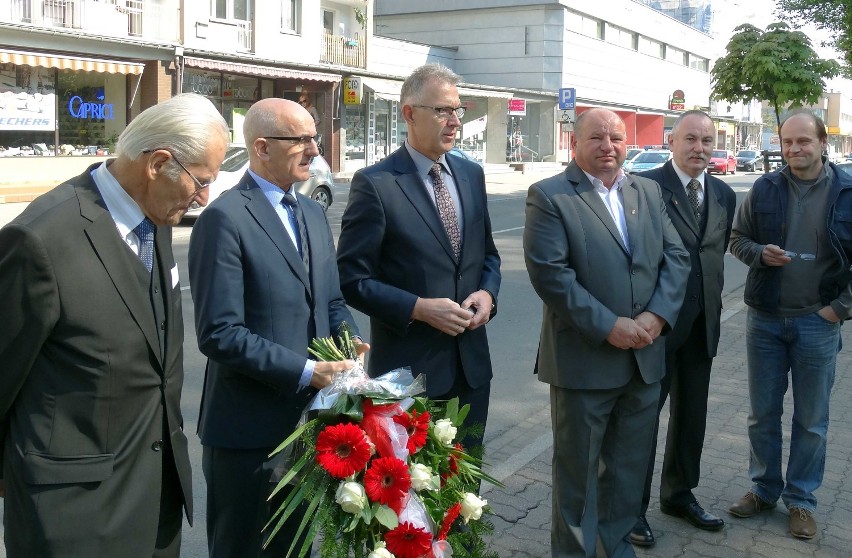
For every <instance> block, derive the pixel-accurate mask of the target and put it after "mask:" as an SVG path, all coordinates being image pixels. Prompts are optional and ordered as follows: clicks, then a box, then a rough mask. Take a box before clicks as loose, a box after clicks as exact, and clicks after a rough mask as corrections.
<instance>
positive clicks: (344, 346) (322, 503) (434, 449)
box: [267, 328, 499, 558]
mask: <svg viewBox="0 0 852 558" xmlns="http://www.w3.org/2000/svg"><path fill="white" fill-rule="evenodd" d="M310 351H311V353H312V354H313V355H314V356H315V357H316V358H318V359H319V360H343V359H346V358H351V359H353V360H354V359H355V351H354V347H353V343H352V341H351V337H350V336H349V333H348V330H347V329H346V328H343V334H342V335H341V336H340V337H339V338H338V343H337V344H336V343H335V342H334V341H333V340H332V339H331V338H325V339H319V340H314V342H313V343H312V345H311V348H310ZM356 362H357V360H356ZM423 391H424V389H423V383H422V376H420V377H418V378H413V377H412V375H411V372H410V371H409V370H407V369H401V370H396V371H393V372H390V373H388V374H385V375H383V376H381V377H379V378H375V379H372V378H369V377H368V376H367V374H366V373H365V372H364V369H363V368H362V367H361V366H360V365H356V366H355V368H353V369H352V370H349V371H346V372H344V373H341V374H338V375H337V376H336V377H335V380H334V382H333V383H332V384H331V385H329V386H328V387H326V388H324V389H323V390H321V391H320V393H318V394H317V396H316V397H315V398H314V400H313V401H312V403H311V405H310V406H309V408H308V410H307V411H306V412H305V415H304V416H303V420H302V422H301V424H300V426H299V427H298V428H297V429H296V431H295V432H294V433H293V434H292V435H291V436H289V437H288V438H287V439H286V440H284V442H282V443H281V445H280V446H279V447H278V448H277V449H276V450H275V452H273V453H279V452H282V451H285V450H287V451H289V452H290V454H291V455H290V456H289V457H290V459H289V461H288V467H289V468H288V470H287V471H286V473H284V475H283V476H282V478H281V479H280V481H279V482H278V485H277V486H276V488H275V491H274V492H273V495H274V494H275V493H277V492H278V491H279V490H281V489H282V488H283V487H284V486H285V485H287V484H288V483H296V482H297V484H296V486H294V487H293V489H292V491H291V492H290V494H289V495H288V496H287V498H286V499H285V500H284V502H283V503H282V504H281V507H280V508H279V509H278V511H277V512H276V513H275V515H274V516H273V518H272V520H271V521H270V522H269V524H268V525H267V528H268V529H272V531H271V533H270V537H269V538H270V539H271V538H272V537H274V536H275V533H276V532H277V531H278V529H279V528H280V526H281V525H282V524H283V522H284V521H285V520H287V519H288V518H289V517H290V516H291V515H293V514H294V513H295V512H296V511H297V510H299V509H300V507H302V506H304V505H306V506H307V511H306V513H304V512H303V513H304V515H303V517H302V521H301V524H300V526H299V531H298V533H299V535H297V540H298V539H299V537H300V536H301V534H302V533H307V537H306V541H305V543H304V544H303V545H302V546H301V548H299V549H296V548H295V546H296V541H294V542H293V543H292V544H291V546H290V549H289V551H288V554H287V555H288V556H290V555H293V553H294V551H296V554H295V556H300V557H303V556H306V555H307V554H308V553H309V552H310V550H311V543H312V541H313V540H314V538H315V536H316V535H317V534H321V538H322V543H321V546H320V553H321V556H323V558H347V557H348V556H353V555H354V556H355V557H356V558H363V557H364V556H368V558H394V557H395V558H449V557H451V556H453V555H454V554H455V556H456V557H457V558H458V557H466V556H476V557H494V558H496V556H497V555H496V554H494V553H493V552H490V551H488V550H487V548H486V545H485V542H484V541H483V540H482V536H483V535H484V534H487V533H490V532H491V531H492V530H493V526H492V525H491V523H489V522H488V521H487V520H486V519H483V514H484V513H485V514H487V513H489V511H490V510H489V508H488V506H487V501H486V500H483V499H481V498H480V497H479V496H478V495H477V492H478V486H479V483H480V482H481V481H482V480H486V481H488V482H491V483H493V484H499V482H498V481H496V480H494V479H493V478H491V477H490V476H488V475H487V474H485V473H484V472H483V471H482V469H481V467H480V466H481V462H480V460H479V459H477V458H474V457H472V456H471V455H469V454H468V453H466V452H465V450H464V448H462V447H461V445H460V444H459V443H457V442H456V437H457V434H458V431H459V428H461V427H462V425H463V421H464V419H465V416H466V415H467V412H468V406H464V407H462V408H459V404H458V399H453V400H450V401H448V402H436V401H431V400H429V399H426V398H423V397H416V395H417V394H419V393H422V392H423Z"/></svg>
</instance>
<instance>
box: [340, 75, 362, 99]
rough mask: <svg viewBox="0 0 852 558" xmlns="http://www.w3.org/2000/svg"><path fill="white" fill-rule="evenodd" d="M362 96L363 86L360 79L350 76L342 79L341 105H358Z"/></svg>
mask: <svg viewBox="0 0 852 558" xmlns="http://www.w3.org/2000/svg"><path fill="white" fill-rule="evenodd" d="M363 96H364V84H363V82H362V81H361V78H360V77H357V76H350V77H347V78H343V104H344V105H360V104H361V98H362V97H363Z"/></svg>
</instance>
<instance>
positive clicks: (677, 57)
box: [666, 45, 686, 66]
mask: <svg viewBox="0 0 852 558" xmlns="http://www.w3.org/2000/svg"><path fill="white" fill-rule="evenodd" d="M685 55H686V52H684V51H682V50H681V49H679V48H675V47H673V46H671V45H666V60H669V61H671V62H674V63H675V64H681V65H684V66H685V65H686V62H685V61H686V56H685Z"/></svg>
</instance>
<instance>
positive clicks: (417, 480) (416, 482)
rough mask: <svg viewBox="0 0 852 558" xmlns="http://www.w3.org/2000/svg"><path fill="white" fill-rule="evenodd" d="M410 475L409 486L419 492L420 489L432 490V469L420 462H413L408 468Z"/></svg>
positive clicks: (433, 487)
mask: <svg viewBox="0 0 852 558" xmlns="http://www.w3.org/2000/svg"><path fill="white" fill-rule="evenodd" d="M408 472H409V474H410V475H411V487H412V488H414V490H416V491H418V492H420V491H421V490H434V489H435V486H434V484H433V483H432V469H430V468H429V467H428V466H427V465H423V464H422V463H415V464H413V465H412V466H411V468H410V469H409V470H408Z"/></svg>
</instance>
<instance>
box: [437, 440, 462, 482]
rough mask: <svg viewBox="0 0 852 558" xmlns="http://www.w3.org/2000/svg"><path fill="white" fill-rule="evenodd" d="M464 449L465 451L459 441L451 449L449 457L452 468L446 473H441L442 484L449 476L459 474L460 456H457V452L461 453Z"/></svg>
mask: <svg viewBox="0 0 852 558" xmlns="http://www.w3.org/2000/svg"><path fill="white" fill-rule="evenodd" d="M463 451H464V448H463V447H462V445H461V444H459V443H456V444H455V445H454V446H453V449H452V450H450V457H449V458H448V461H449V468H450V470H449V471H447V472H445V473H441V486H443V485H444V482H445V481H446V480H447V479H448V478H450V477H454V476H456V475H457V474H459V460H458V457H456V454H458V453H461V452H463Z"/></svg>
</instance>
